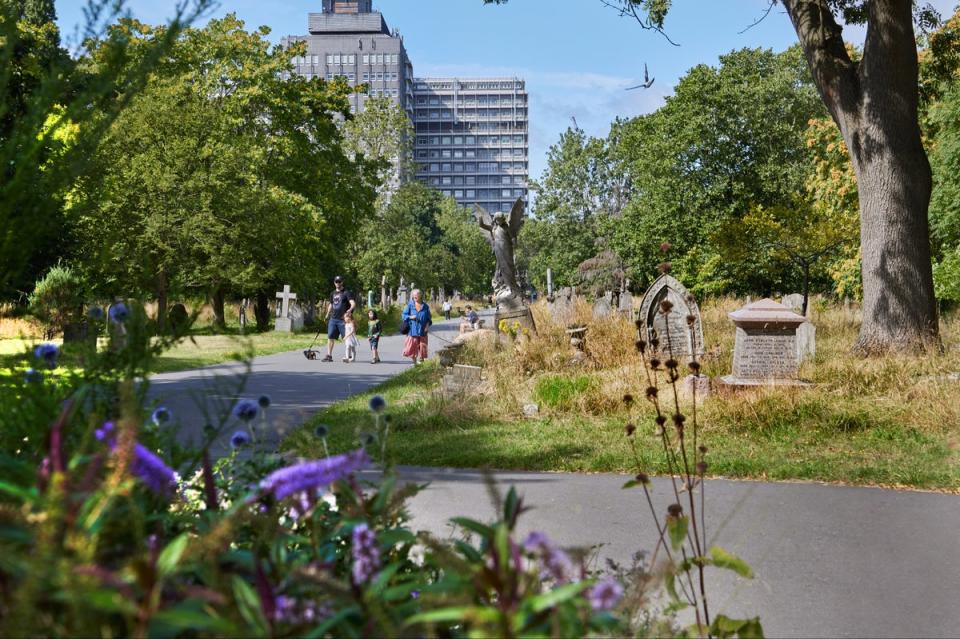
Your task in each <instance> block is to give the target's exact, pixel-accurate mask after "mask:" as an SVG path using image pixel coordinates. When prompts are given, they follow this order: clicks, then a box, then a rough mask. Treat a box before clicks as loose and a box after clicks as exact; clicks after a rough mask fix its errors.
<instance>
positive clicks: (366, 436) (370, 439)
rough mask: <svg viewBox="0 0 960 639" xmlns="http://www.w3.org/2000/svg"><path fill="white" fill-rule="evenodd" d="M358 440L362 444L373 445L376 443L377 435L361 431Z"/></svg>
mask: <svg viewBox="0 0 960 639" xmlns="http://www.w3.org/2000/svg"><path fill="white" fill-rule="evenodd" d="M360 442H361V443H362V444H363V445H364V446H373V445H374V444H375V443H377V436H376V435H374V434H373V433H362V434H361V435H360Z"/></svg>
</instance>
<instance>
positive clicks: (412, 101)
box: [282, 0, 530, 212]
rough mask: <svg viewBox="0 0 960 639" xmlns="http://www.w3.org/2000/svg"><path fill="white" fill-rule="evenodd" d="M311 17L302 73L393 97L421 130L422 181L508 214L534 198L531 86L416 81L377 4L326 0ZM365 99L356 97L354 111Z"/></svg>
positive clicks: (417, 150) (298, 62) (510, 81)
mask: <svg viewBox="0 0 960 639" xmlns="http://www.w3.org/2000/svg"><path fill="white" fill-rule="evenodd" d="M322 9H323V10H322V12H321V13H311V14H309V15H308V18H307V29H308V32H309V35H306V36H289V37H286V38H283V40H282V43H283V44H284V45H286V46H289V45H291V44H293V43H296V42H305V43H306V45H307V53H306V55H304V56H297V57H296V58H295V59H294V61H293V62H294V65H295V68H296V71H297V73H299V74H301V75H304V76H307V77H321V78H326V79H328V80H332V79H333V78H334V77H336V76H344V77H345V78H346V80H347V81H348V82H349V83H350V84H351V85H353V86H356V85H361V84H366V85H368V87H369V91H368V95H372V96H386V97H389V98H390V99H392V100H394V101H395V102H396V103H397V104H399V105H400V106H401V107H402V108H403V109H404V110H405V111H406V112H407V114H408V116H409V117H410V119H411V121H412V122H413V125H414V129H415V131H416V140H415V145H414V155H415V158H414V159H415V160H416V162H417V166H418V169H417V172H416V179H417V180H419V181H420V182H422V183H424V184H427V185H428V186H431V187H433V188H435V189H438V190H440V191H442V192H443V193H444V194H446V195H449V196H451V197H453V198H455V199H456V200H457V201H458V202H459V203H461V204H466V205H472V204H474V203H476V204H480V205H481V206H483V207H484V208H486V209H487V210H488V211H491V212H492V211H509V210H510V207H511V206H513V203H514V202H515V201H516V199H517V198H518V197H523V198H524V199H526V198H527V177H528V175H529V166H530V165H529V158H528V149H529V127H528V122H529V118H528V100H527V92H526V83H525V82H524V81H523V80H521V79H518V78H414V77H413V65H412V63H411V62H410V59H409V58H408V57H407V52H406V49H405V47H404V44H403V38H401V37H400V35H399V33H397V32H391V31H390V30H389V29H388V28H387V23H386V20H385V19H384V18H383V16H382V15H381V14H380V13H378V12H376V11H374V10H373V3H372V0H323V5H322ZM365 99H366V96H364V95H362V94H355V95H353V96H352V97H351V108H352V109H353V110H354V112H361V111H362V110H363V103H364V100H365Z"/></svg>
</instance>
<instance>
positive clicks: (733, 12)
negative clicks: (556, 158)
mask: <svg viewBox="0 0 960 639" xmlns="http://www.w3.org/2000/svg"><path fill="white" fill-rule="evenodd" d="M957 1H958V0H933V1H932V4H933V5H934V6H935V7H936V8H937V9H939V10H940V12H941V13H942V14H944V15H945V16H946V15H949V14H950V13H952V8H953V7H954V6H955V5H956V3H957ZM84 4H85V3H84V2H83V0H58V1H57V12H58V16H59V21H60V25H61V29H62V31H63V33H64V36H65V38H66V39H67V40H68V42H70V38H71V34H73V33H75V32H76V25H77V24H78V23H81V22H82V21H83V11H82V7H83V6H84ZM320 4H321V3H320V0H220V4H219V6H218V7H217V8H216V9H215V10H214V11H213V12H212V14H211V15H212V16H221V15H224V14H226V13H230V12H233V13H236V14H237V15H238V17H240V18H241V19H242V20H244V21H246V23H247V27H248V28H254V27H258V26H260V25H266V26H268V27H270V29H271V30H272V33H271V35H270V37H271V39H273V40H279V38H281V37H282V36H285V35H299V34H304V33H306V23H307V13H309V12H311V11H319V10H320ZM127 6H128V7H129V9H130V11H131V12H132V13H133V15H134V16H136V17H137V18H139V19H141V20H143V21H145V22H151V23H159V22H161V21H164V20H165V19H166V18H168V17H169V16H170V14H171V13H172V7H173V6H174V3H173V2H172V1H170V0H128V2H127ZM374 6H375V8H376V9H378V10H379V11H381V12H382V13H383V14H384V16H385V17H386V19H387V23H388V24H389V25H390V27H391V28H395V29H398V30H399V31H400V33H401V34H402V35H403V37H404V42H405V44H406V47H407V50H408V52H409V54H410V57H411V59H412V60H413V64H414V73H415V74H416V75H418V76H449V75H461V76H500V75H508V76H519V77H521V78H524V79H526V81H527V90H528V92H529V93H530V102H531V105H530V138H531V139H530V175H531V177H539V175H540V174H541V172H542V171H543V169H544V168H545V165H546V152H547V149H548V148H549V146H550V145H551V144H553V143H554V142H556V141H557V139H558V138H559V136H560V133H561V132H563V131H564V130H565V129H566V128H567V127H569V126H570V125H571V122H572V121H571V118H572V117H576V119H577V123H578V124H579V125H580V127H581V128H583V129H584V130H585V131H586V132H587V133H589V134H591V135H605V134H606V132H607V131H608V130H609V126H610V123H611V122H612V121H613V120H614V119H615V118H617V117H630V116H634V115H638V114H641V113H647V112H650V111H653V110H655V109H656V108H657V107H658V106H659V105H661V104H662V103H663V99H664V97H665V96H667V95H669V94H670V93H671V92H672V88H673V86H674V85H675V84H676V83H677V80H678V79H679V78H680V77H681V76H682V75H683V74H684V73H685V72H686V71H687V70H688V69H690V68H691V67H693V66H695V65H697V64H701V63H706V64H715V63H716V62H717V58H718V57H719V56H720V55H721V54H723V53H726V52H728V51H730V50H732V49H737V48H741V47H769V48H772V49H774V50H781V49H784V48H786V47H788V46H790V45H791V44H793V43H794V42H795V34H794V32H793V29H792V27H791V25H790V21H789V20H788V19H787V17H786V15H785V14H784V13H783V10H782V8H781V7H779V6H777V7H775V8H774V10H773V11H772V12H771V13H770V15H769V16H767V18H766V19H765V20H763V21H762V22H761V23H760V24H758V25H756V26H754V27H753V28H751V29H749V30H747V31H746V32H744V33H741V32H742V31H743V30H744V28H745V27H747V26H748V25H749V24H751V23H752V22H754V20H756V19H757V18H758V17H759V16H760V15H761V14H762V13H763V11H764V8H765V7H766V6H767V0H675V1H674V8H673V10H672V12H671V14H670V16H669V17H668V20H667V30H668V32H669V34H670V36H671V38H672V39H673V40H675V41H676V42H677V43H679V44H680V46H679V47H676V46H673V45H671V44H669V43H668V42H667V41H666V40H665V39H664V38H663V37H662V36H660V35H659V34H656V33H653V32H650V31H643V30H641V29H640V27H639V25H637V24H636V23H635V22H632V21H631V20H630V19H627V18H621V17H618V15H617V13H616V12H615V11H613V10H611V9H608V8H605V7H604V6H603V5H602V3H601V2H600V0H510V2H509V4H507V5H504V6H484V5H483V4H482V2H481V0H374ZM845 35H848V34H845ZM849 37H850V39H852V40H854V41H858V40H862V31H860V30H859V29H857V30H852V31H851V32H850V33H849ZM644 63H647V65H648V67H649V69H650V75H651V76H652V77H655V78H656V81H655V82H654V84H653V86H652V87H651V88H650V89H647V90H636V91H629V92H628V91H625V90H624V89H625V88H626V87H628V86H631V85H634V84H637V83H638V82H639V81H642V79H643V65H644Z"/></svg>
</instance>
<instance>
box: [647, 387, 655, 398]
mask: <svg viewBox="0 0 960 639" xmlns="http://www.w3.org/2000/svg"><path fill="white" fill-rule="evenodd" d="M656 396H657V387H656V386H647V399H653V398H654V397H656Z"/></svg>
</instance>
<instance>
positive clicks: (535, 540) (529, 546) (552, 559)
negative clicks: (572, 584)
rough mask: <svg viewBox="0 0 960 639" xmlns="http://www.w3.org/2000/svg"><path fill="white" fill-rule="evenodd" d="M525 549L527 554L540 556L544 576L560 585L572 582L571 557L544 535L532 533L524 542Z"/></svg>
mask: <svg viewBox="0 0 960 639" xmlns="http://www.w3.org/2000/svg"><path fill="white" fill-rule="evenodd" d="M523 547H524V548H525V549H526V550H527V552H533V553H536V554H538V555H540V559H541V562H542V563H543V573H544V576H547V577H550V578H551V579H553V580H554V581H556V582H557V583H558V584H563V583H566V582H568V581H569V580H570V573H571V571H572V569H573V564H572V563H571V562H570V557H568V556H567V553H565V552H563V551H562V550H560V548H558V547H557V545H556V544H554V543H553V542H552V541H550V538H549V537H547V536H546V535H545V534H544V533H542V532H536V531H534V532H531V533H530V534H529V535H528V536H527V540H526V541H525V542H523Z"/></svg>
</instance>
